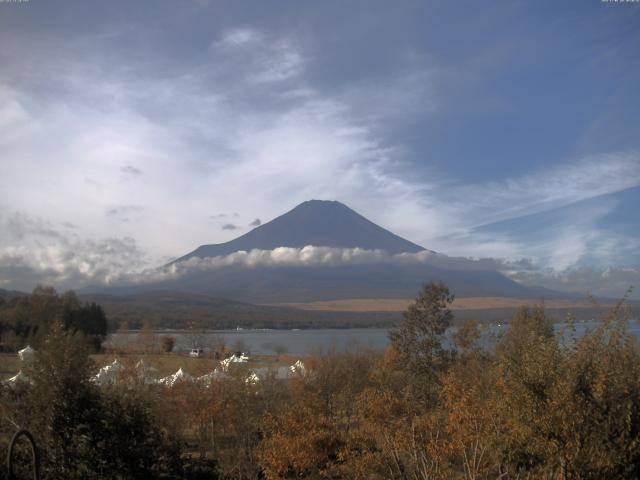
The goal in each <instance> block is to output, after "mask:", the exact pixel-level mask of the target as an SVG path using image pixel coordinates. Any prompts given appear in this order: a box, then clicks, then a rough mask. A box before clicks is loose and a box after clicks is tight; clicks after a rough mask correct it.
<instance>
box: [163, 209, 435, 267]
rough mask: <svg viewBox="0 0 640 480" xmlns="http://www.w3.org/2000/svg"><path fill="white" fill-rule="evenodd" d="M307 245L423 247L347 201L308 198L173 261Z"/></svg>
mask: <svg viewBox="0 0 640 480" xmlns="http://www.w3.org/2000/svg"><path fill="white" fill-rule="evenodd" d="M307 245H314V246H323V247H335V248H355V247H360V248H363V249H366V250H384V251H386V252H389V253H392V254H394V253H402V252H409V253H415V252H419V251H422V250H425V249H424V248H423V247H421V246H420V245H416V244H415V243H412V242H409V241H408V240H405V239H404V238H402V237H399V236H398V235H395V234H393V233H391V232H390V231H388V230H385V229H384V228H382V227H379V226H378V225H376V224H375V223H373V222H371V221H369V220H367V219H366V218H364V217H363V216H362V215H360V214H358V213H356V212H355V211H353V210H351V209H350V208H349V207H347V206H346V205H344V204H342V203H340V202H335V201H323V200H310V201H307V202H304V203H301V204H300V205H298V206H297V207H295V208H294V209H293V210H291V211H289V212H287V213H285V214H284V215H281V216H279V217H277V218H276V219H274V220H272V221H270V222H268V223H265V224H264V225H261V226H259V227H257V228H255V229H253V230H251V231H250V232H248V233H246V234H244V235H242V236H241V237H238V238H236V239H235V240H231V241H230V242H226V243H220V244H215V245H202V246H200V247H198V248H197V249H196V250H194V251H193V252H191V253H188V254H187V255H185V256H183V257H180V258H178V259H177V260H176V262H181V261H184V260H188V259H189V258H192V257H200V258H205V257H216V256H220V255H228V254H230V253H233V252H237V251H239V250H247V251H248V250H252V249H259V250H273V249H274V248H278V247H296V248H302V247H305V246H307Z"/></svg>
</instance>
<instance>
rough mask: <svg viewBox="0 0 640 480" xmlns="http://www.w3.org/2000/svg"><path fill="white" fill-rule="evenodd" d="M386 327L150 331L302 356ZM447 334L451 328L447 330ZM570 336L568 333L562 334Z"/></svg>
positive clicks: (488, 337) (382, 340)
mask: <svg viewBox="0 0 640 480" xmlns="http://www.w3.org/2000/svg"><path fill="white" fill-rule="evenodd" d="M598 324H599V322H595V321H593V322H580V323H577V324H576V331H575V336H576V337H578V338H579V337H581V336H582V335H584V332H585V331H587V330H592V329H594V328H596V327H597V326H598ZM566 327H567V326H566V324H564V323H558V324H556V325H555V328H556V331H558V332H562V331H563V330H564V329H566ZM505 328H506V326H504V325H492V326H490V327H489V328H488V330H487V331H486V332H485V333H484V334H483V336H482V338H481V344H482V345H483V346H485V347H486V346H490V345H493V344H494V343H495V341H496V340H497V338H498V337H499V336H500V334H501V333H502V332H503V331H504V330H505ZM388 332H389V330H387V329H384V328H350V329H313V330H213V331H205V332H202V331H200V332H186V331H171V332H168V331H167V332H165V331H160V332H154V334H153V341H154V342H159V340H160V338H161V337H163V336H171V337H174V338H175V339H176V345H175V349H174V351H177V352H187V351H189V350H191V349H192V348H196V347H199V348H204V349H205V351H207V350H208V349H210V348H211V347H212V346H214V345H216V344H219V343H220V342H221V341H223V342H224V344H225V345H226V346H227V347H229V348H231V349H232V350H240V351H247V352H250V353H252V354H254V355H272V354H282V353H290V354H295V355H304V354H306V353H309V352H317V351H328V350H331V349H335V350H337V351H345V350H348V349H361V348H372V349H375V350H382V349H383V348H384V347H386V346H387V345H388V343H389V338H388ZM629 332H630V333H632V334H633V335H634V336H635V337H636V338H637V339H638V340H640V325H639V324H638V322H637V321H632V322H630V323H629ZM448 333H449V335H450V334H451V333H452V330H451V331H450V332H448ZM141 336H142V334H140V333H136V332H128V333H113V334H111V335H109V337H108V339H107V344H111V345H114V346H126V345H127V344H129V343H137V342H138V341H140V340H141V338H142V337H141ZM564 336H565V337H566V338H570V335H569V333H565V334H564Z"/></svg>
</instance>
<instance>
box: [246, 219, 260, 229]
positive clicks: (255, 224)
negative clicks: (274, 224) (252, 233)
mask: <svg viewBox="0 0 640 480" xmlns="http://www.w3.org/2000/svg"><path fill="white" fill-rule="evenodd" d="M260 225H262V222H261V221H260V219H259V218H256V219H255V220H254V221H253V222H251V223H250V224H249V226H250V227H259V226H260Z"/></svg>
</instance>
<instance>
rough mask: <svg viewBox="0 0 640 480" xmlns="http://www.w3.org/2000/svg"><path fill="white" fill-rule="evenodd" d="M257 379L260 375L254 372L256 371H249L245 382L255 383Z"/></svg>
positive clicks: (258, 379)
mask: <svg viewBox="0 0 640 480" xmlns="http://www.w3.org/2000/svg"><path fill="white" fill-rule="evenodd" d="M259 381H260V377H259V376H258V375H257V374H256V372H251V373H250V374H249V375H248V376H247V378H246V379H245V382H246V383H248V384H251V385H255V384H256V383H258V382H259Z"/></svg>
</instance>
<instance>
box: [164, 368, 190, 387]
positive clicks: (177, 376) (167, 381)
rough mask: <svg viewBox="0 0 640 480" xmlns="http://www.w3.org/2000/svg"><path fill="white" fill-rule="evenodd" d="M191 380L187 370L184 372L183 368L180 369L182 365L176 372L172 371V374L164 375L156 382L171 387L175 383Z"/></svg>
mask: <svg viewBox="0 0 640 480" xmlns="http://www.w3.org/2000/svg"><path fill="white" fill-rule="evenodd" d="M192 381H193V377H192V376H191V375H189V374H188V373H187V372H185V371H184V370H182V367H180V368H179V369H178V371H177V372H176V373H174V374H173V375H169V376H167V377H164V378H163V379H161V380H159V381H158V383H161V384H163V385H166V386H167V387H173V386H174V385H175V384H176V383H181V382H192Z"/></svg>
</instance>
